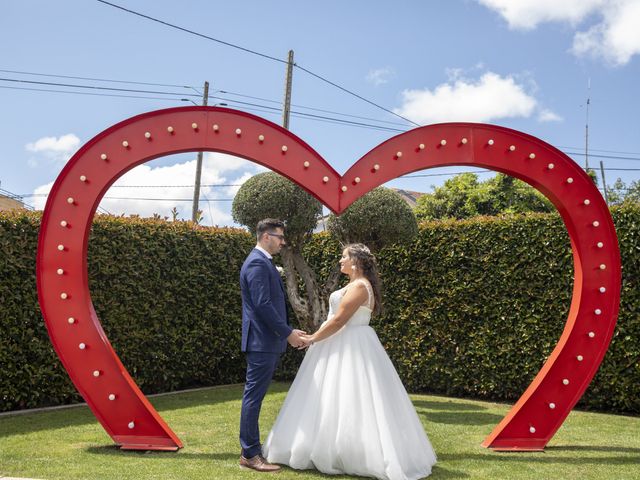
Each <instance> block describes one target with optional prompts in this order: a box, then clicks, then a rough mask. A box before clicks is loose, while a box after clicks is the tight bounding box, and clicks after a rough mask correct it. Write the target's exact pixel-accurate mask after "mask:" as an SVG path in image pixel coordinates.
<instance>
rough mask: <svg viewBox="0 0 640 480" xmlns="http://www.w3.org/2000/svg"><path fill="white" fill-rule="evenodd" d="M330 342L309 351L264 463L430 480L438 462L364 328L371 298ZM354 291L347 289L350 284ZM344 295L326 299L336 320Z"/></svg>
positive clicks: (373, 338)
mask: <svg viewBox="0 0 640 480" xmlns="http://www.w3.org/2000/svg"><path fill="white" fill-rule="evenodd" d="M359 281H362V282H363V283H364V284H365V286H366V287H367V290H368V292H369V301H368V304H367V305H362V306H360V307H359V308H358V310H356V312H355V313H354V314H353V316H352V317H351V318H350V319H349V321H348V322H347V324H346V325H345V326H344V327H343V328H342V329H341V330H339V331H338V332H336V333H335V334H333V335H332V336H330V337H328V338H326V339H325V340H322V341H320V342H317V343H315V344H314V345H311V346H310V347H309V349H308V351H307V353H306V355H305V357H304V360H303V362H302V364H301V365H300V369H299V370H298V374H297V375H296V378H295V380H294V381H293V383H292V384H291V388H290V389H289V393H288V394H287V398H286V399H285V401H284V404H283V406H282V409H281V410H280V413H279V414H278V418H277V420H276V422H275V424H274V426H273V429H272V430H271V432H270V433H269V435H268V437H267V440H266V441H265V443H264V445H263V453H264V456H265V457H266V458H267V460H268V461H269V462H273V463H280V464H285V465H289V466H291V467H292V468H296V469H311V468H316V469H317V470H319V471H321V472H324V473H329V474H340V473H347V474H352V475H361V476H367V477H375V478H380V479H390V480H400V479H402V480H405V479H418V478H423V477H426V476H428V475H429V474H430V473H431V467H432V466H433V465H434V464H435V463H436V455H435V453H434V451H433V448H432V447H431V443H430V442H429V439H428V438H427V435H426V434H425V432H424V429H423V427H422V423H421V422H420V419H419V418H418V414H417V413H416V411H415V408H414V407H413V404H412V403H411V400H410V399H409V396H408V395H407V392H406V390H405V388H404V386H403V385H402V382H401V381H400V378H399V377H398V374H397V372H396V370H395V368H394V367H393V364H392V363H391V360H390V359H389V357H388V356H387V353H386V352H385V350H384V347H383V346H382V344H381V343H380V340H379V339H378V336H377V335H376V333H375V332H374V331H373V329H372V328H371V327H370V326H369V320H370V319H371V312H372V310H371V307H372V306H373V304H372V302H373V298H372V297H373V295H372V294H371V286H370V285H369V283H368V282H366V281H364V280H359ZM351 285H353V284H351ZM348 287H349V285H347V287H345V288H343V289H340V290H337V291H335V292H333V293H332V294H331V295H330V297H329V318H331V316H332V315H335V312H336V311H337V309H338V305H339V304H340V301H341V300H342V297H343V296H344V293H345V291H346V289H347V288H348Z"/></svg>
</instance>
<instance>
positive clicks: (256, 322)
mask: <svg viewBox="0 0 640 480" xmlns="http://www.w3.org/2000/svg"><path fill="white" fill-rule="evenodd" d="M240 290H241V292H242V351H243V352H246V355H247V380H246V383H245V387H244V394H243V396H242V411H241V415H240V445H241V446H242V455H243V456H244V457H245V458H252V457H255V456H256V455H262V446H261V444H260V430H259V429H258V417H259V415H260V408H261V407H262V400H263V399H264V396H265V394H266V393H267V389H268V388H269V384H270V383H271V379H272V377H273V372H274V371H275V369H276V366H277V364H278V361H279V360H280V355H281V354H282V353H283V352H284V351H285V350H286V349H287V337H288V336H289V335H290V334H291V332H292V328H291V327H290V326H289V320H288V317H287V307H286V302H285V291H284V285H283V284H282V279H281V278H280V274H279V273H278V271H277V270H276V267H275V266H274V265H273V263H271V260H270V259H269V258H268V257H267V256H266V255H265V254H264V253H263V252H261V251H260V250H258V249H257V248H254V249H253V250H252V251H251V253H250V254H249V256H248V257H247V259H246V260H245V261H244V264H243V265H242V269H241V270H240Z"/></svg>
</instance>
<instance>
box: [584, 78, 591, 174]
mask: <svg viewBox="0 0 640 480" xmlns="http://www.w3.org/2000/svg"><path fill="white" fill-rule="evenodd" d="M590 104H591V78H589V80H587V121H586V122H585V125H584V169H585V171H586V172H587V174H588V173H589V105H590Z"/></svg>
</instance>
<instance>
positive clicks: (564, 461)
mask: <svg viewBox="0 0 640 480" xmlns="http://www.w3.org/2000/svg"><path fill="white" fill-rule="evenodd" d="M287 388H288V385H287V384H283V383H275V384H273V385H272V388H271V390H270V391H269V394H268V396H267V398H266V399H265V403H264V406H263V410H262V415H261V422H262V425H261V431H262V437H263V438H264V437H265V435H266V433H267V432H268V430H269V426H270V425H271V424H272V423H273V421H274V420H275V417H276V415H277V412H278V410H279V408H280V406H281V404H282V402H283V400H284V397H285V395H286V391H287ZM241 395H242V387H241V386H229V387H218V388H211V389H206V390H200V391H194V392H187V393H180V394H176V395H166V396H161V397H155V398H153V399H152V402H153V404H154V405H155V407H156V408H157V409H158V410H159V411H160V413H161V414H162V416H163V418H164V419H165V420H166V421H167V422H168V423H169V425H170V426H171V427H172V428H173V429H174V431H175V432H176V433H177V434H178V436H179V437H180V438H181V439H182V441H183V442H184V444H185V448H184V449H183V450H180V451H179V452H177V453H166V452H124V451H120V450H118V449H117V448H115V447H114V446H113V443H112V441H111V439H110V438H109V437H108V436H107V434H106V433H105V432H104V431H103V430H102V427H101V426H100V425H99V424H98V422H97V421H96V420H95V418H94V417H93V415H92V414H91V412H90V411H89V409H88V408H87V407H86V406H77V407H73V408H69V409H64V410H56V411H47V412H39V413H29V414H25V415H13V416H6V417H0V478H2V477H3V476H9V477H33V478H39V479H123V480H126V479H135V480H146V479H162V480H169V479H208V480H209V479H225V480H226V479H252V480H255V479H257V478H262V477H261V476H260V474H257V473H253V472H250V471H244V470H241V469H240V468H239V467H238V456H239V446H238V422H239V415H240V398H241ZM412 400H413V403H414V405H415V407H416V409H417V411H418V413H419V415H420V417H421V419H422V421H423V423H424V426H425V430H426V431H427V433H428V435H429V438H430V439H431V443H432V444H433V446H434V448H435V450H436V453H437V455H438V464H437V465H436V466H435V467H434V470H433V474H432V476H431V477H429V478H432V479H451V478H470V479H535V480H541V479H567V480H569V479H580V480H584V479H605V478H606V479H616V480H617V479H640V418H637V417H624V416H616V415H605V414H600V413H588V412H572V413H571V415H569V417H568V418H567V421H566V422H565V424H564V425H563V426H562V427H561V429H560V430H559V431H558V433H557V434H556V436H555V437H554V438H553V439H552V441H551V442H550V444H549V446H548V447H547V449H546V451H545V452H543V453H496V452H492V451H490V450H486V449H484V448H482V447H481V446H480V442H481V441H482V440H483V438H484V437H485V436H486V435H488V434H489V433H490V432H491V430H492V428H493V427H494V426H495V425H496V424H497V423H498V421H499V420H500V419H501V418H502V416H503V415H504V414H505V413H506V412H507V410H508V408H509V406H508V405H503V404H495V403H489V402H479V401H472V400H466V399H455V398H447V397H438V396H431V395H412ZM262 476H264V474H263V475H262ZM275 478H277V479H278V480H285V479H319V478H329V479H336V480H337V479H345V478H355V477H347V476H325V475H322V474H320V473H318V472H316V471H295V470H291V469H285V470H284V471H282V472H280V473H278V474H277V475H276V476H275Z"/></svg>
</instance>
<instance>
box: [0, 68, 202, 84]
mask: <svg viewBox="0 0 640 480" xmlns="http://www.w3.org/2000/svg"><path fill="white" fill-rule="evenodd" d="M0 72H2V73H17V74H19V75H34V76H38V77H54V78H70V79H73V80H91V81H96V82H109V83H125V84H131V85H150V86H155V87H176V88H192V87H191V86H189V85H172V84H166V83H151V82H134V81H130V80H112V79H109V78H95V77H75V76H73V75H55V74H52V73H36V72H22V71H19V70H2V69H0Z"/></svg>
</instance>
